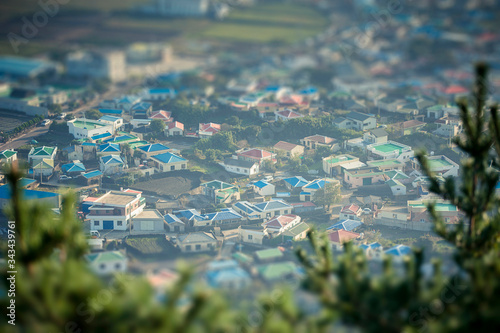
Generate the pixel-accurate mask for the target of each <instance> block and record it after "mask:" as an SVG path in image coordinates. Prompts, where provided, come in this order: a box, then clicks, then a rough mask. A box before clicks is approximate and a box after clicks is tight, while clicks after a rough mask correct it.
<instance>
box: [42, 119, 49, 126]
mask: <svg viewBox="0 0 500 333" xmlns="http://www.w3.org/2000/svg"><path fill="white" fill-rule="evenodd" d="M48 124H50V120H49V119H44V120H42V122H41V123H40V125H41V126H47V125H48Z"/></svg>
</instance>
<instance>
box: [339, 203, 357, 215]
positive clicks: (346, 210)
mask: <svg viewBox="0 0 500 333" xmlns="http://www.w3.org/2000/svg"><path fill="white" fill-rule="evenodd" d="M358 210H360V208H359V206H358V205H355V204H350V205H347V206H344V207H343V208H342V213H351V212H352V213H353V214H356V213H357V212H358Z"/></svg>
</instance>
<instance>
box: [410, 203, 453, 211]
mask: <svg viewBox="0 0 500 333" xmlns="http://www.w3.org/2000/svg"><path fill="white" fill-rule="evenodd" d="M426 204H427V203H426V202H423V201H421V202H419V203H414V204H409V206H411V207H415V208H426V207H427V206H426ZM434 206H435V207H436V211H437V212H455V211H457V207H456V206H454V205H452V204H450V203H444V202H437V203H436V204H435V205H434Z"/></svg>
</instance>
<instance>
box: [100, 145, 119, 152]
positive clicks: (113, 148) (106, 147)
mask: <svg viewBox="0 0 500 333" xmlns="http://www.w3.org/2000/svg"><path fill="white" fill-rule="evenodd" d="M99 151H100V152H120V145H118V144H116V143H104V144H102V145H99Z"/></svg>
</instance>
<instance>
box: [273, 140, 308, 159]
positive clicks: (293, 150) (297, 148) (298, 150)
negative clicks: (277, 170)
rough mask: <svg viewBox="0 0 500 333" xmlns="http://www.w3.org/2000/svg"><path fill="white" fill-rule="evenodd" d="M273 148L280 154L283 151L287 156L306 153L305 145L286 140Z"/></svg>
mask: <svg viewBox="0 0 500 333" xmlns="http://www.w3.org/2000/svg"><path fill="white" fill-rule="evenodd" d="M273 148H274V151H275V152H276V153H277V154H278V155H279V154H280V153H282V154H283V155H284V156H286V157H295V156H302V155H303V154H304V146H301V145H296V144H294V143H289V142H285V141H280V142H278V143H277V144H275V145H274V146H273Z"/></svg>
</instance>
